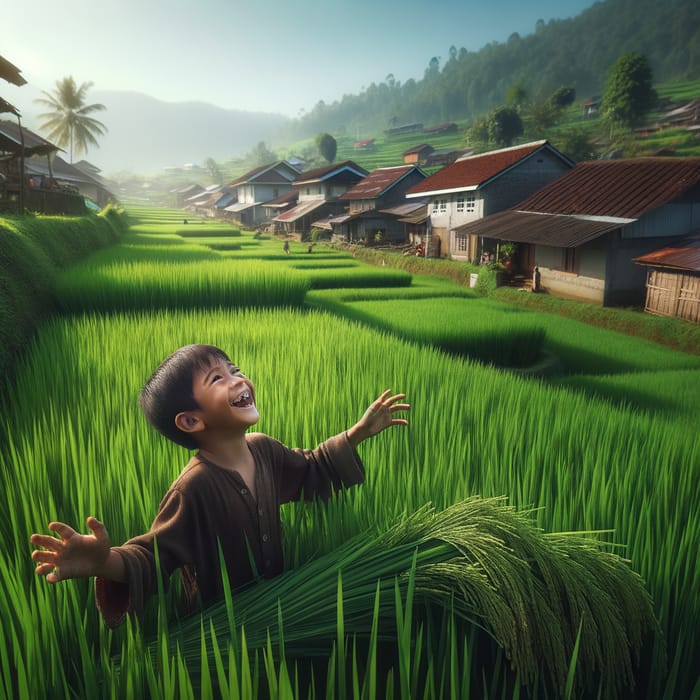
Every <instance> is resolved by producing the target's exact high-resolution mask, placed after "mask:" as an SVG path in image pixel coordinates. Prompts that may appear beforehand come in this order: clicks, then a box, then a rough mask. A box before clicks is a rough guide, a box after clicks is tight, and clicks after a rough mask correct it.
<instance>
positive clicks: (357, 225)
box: [313, 165, 425, 243]
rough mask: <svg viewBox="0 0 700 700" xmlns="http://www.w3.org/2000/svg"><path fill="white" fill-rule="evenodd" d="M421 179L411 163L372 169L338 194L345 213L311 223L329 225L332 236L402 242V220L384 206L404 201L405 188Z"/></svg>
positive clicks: (348, 239) (323, 226)
mask: <svg viewBox="0 0 700 700" xmlns="http://www.w3.org/2000/svg"><path fill="white" fill-rule="evenodd" d="M424 179H425V173H424V172H423V171H422V170H421V169H420V168H418V167H416V166H415V165H399V166H395V167H389V168H378V169H377V170H373V171H372V172H371V173H370V174H369V175H367V177H365V178H363V179H362V180H360V181H359V182H358V183H357V184H356V185H355V186H354V187H352V188H350V189H349V190H348V191H347V192H345V194H343V195H341V196H340V199H341V200H342V201H343V202H345V203H346V204H347V211H346V212H345V213H343V214H340V215H338V216H335V217H331V218H329V219H324V220H320V221H316V222H314V223H313V225H314V226H317V227H319V228H326V229H331V230H332V231H333V235H334V236H335V237H338V238H341V239H343V240H346V241H363V242H365V243H373V242H380V241H381V242H384V243H386V242H392V243H397V242H403V241H405V240H406V224H405V223H403V222H401V221H399V219H398V217H397V216H394V215H392V214H387V213H386V211H385V210H388V209H391V208H392V207H395V206H398V205H400V204H405V202H406V200H405V195H406V190H407V189H409V188H410V187H412V186H413V185H415V184H416V183H418V182H421V181H422V180H424Z"/></svg>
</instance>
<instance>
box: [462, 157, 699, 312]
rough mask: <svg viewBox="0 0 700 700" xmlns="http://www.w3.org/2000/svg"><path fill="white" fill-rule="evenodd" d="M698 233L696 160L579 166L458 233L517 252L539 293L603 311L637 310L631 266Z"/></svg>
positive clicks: (640, 275) (640, 276) (637, 277)
mask: <svg viewBox="0 0 700 700" xmlns="http://www.w3.org/2000/svg"><path fill="white" fill-rule="evenodd" d="M698 230H700V158H668V157H666V158H664V157H645V158H628V159H620V160H598V161H588V162H583V163H579V164H578V165H576V167H575V168H573V169H572V170H570V171H569V172H567V173H566V174H564V175H562V176H561V177H560V178H558V179H556V180H554V181H553V182H551V183H549V184H548V185H545V186H544V187H543V188H541V189H539V190H538V191H537V192H535V193H534V194H532V195H531V196H530V197H527V198H526V199H524V200H523V201H521V202H519V203H518V204H517V205H516V206H514V207H512V208H511V209H509V210H507V211H502V212H499V213H496V214H493V215H491V216H487V217H485V218H484V219H482V220H480V221H475V222H472V223H468V224H465V225H463V226H461V227H459V228H458V230H457V235H467V236H478V237H480V238H483V239H485V240H488V239H491V240H493V241H496V242H502V241H509V242H513V243H515V244H516V246H517V253H516V263H517V264H518V265H519V266H520V268H521V270H522V271H523V272H524V273H525V274H529V272H531V271H532V270H533V269H534V267H535V266H536V267H537V268H538V271H539V275H540V285H541V287H542V289H543V290H545V291H547V292H549V293H551V294H556V295H559V296H564V297H568V298H573V299H580V300H583V301H589V302H593V303H598V304H602V305H604V306H615V305H640V306H641V305H642V304H643V303H644V296H645V273H644V270H643V268H641V267H640V266H639V265H638V264H635V262H634V260H635V258H636V259H640V258H641V257H643V256H646V255H648V254H649V253H650V252H652V251H654V250H656V249H658V248H660V247H664V246H667V245H669V243H670V242H671V241H673V240H674V239H677V238H679V237H682V236H687V235H689V234H691V233H693V232H695V231H698Z"/></svg>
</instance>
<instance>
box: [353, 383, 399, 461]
mask: <svg viewBox="0 0 700 700" xmlns="http://www.w3.org/2000/svg"><path fill="white" fill-rule="evenodd" d="M405 398H406V394H393V395H391V389H387V390H386V391H384V392H383V393H382V394H381V396H379V398H377V399H375V400H374V401H373V402H372V403H371V404H370V406H369V408H368V409H367V410H366V411H365V413H364V415H363V416H362V418H360V420H359V421H358V422H357V423H356V424H355V425H354V426H353V427H352V428H350V430H348V439H349V440H350V442H351V443H352V445H353V446H354V447H357V445H359V443H361V442H362V441H363V440H366V439H367V438H370V437H372V436H373V435H376V434H377V433H381V431H382V430H385V429H386V428H389V427H391V426H392V425H408V420H406V418H395V417H394V413H395V412H396V411H410V410H411V404H409V403H399V402H401V401H402V399H405Z"/></svg>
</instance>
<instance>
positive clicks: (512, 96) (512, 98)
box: [506, 80, 527, 109]
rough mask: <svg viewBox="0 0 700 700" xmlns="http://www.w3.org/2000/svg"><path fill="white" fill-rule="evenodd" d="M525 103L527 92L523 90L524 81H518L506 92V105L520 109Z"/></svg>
mask: <svg viewBox="0 0 700 700" xmlns="http://www.w3.org/2000/svg"><path fill="white" fill-rule="evenodd" d="M526 102H527V90H526V89H525V81H524V80H518V81H517V82H516V83H513V84H512V85H511V86H510V87H509V88H508V89H507V90H506V105H508V107H514V108H515V109H521V108H522V106H523V105H524V104H525V103H526Z"/></svg>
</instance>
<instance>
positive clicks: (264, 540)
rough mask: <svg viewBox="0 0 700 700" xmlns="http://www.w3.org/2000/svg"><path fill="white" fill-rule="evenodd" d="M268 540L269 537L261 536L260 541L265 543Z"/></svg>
mask: <svg viewBox="0 0 700 700" xmlns="http://www.w3.org/2000/svg"><path fill="white" fill-rule="evenodd" d="M269 539H270V535H263V536H262V541H263V542H267V541H268V540H269Z"/></svg>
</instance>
